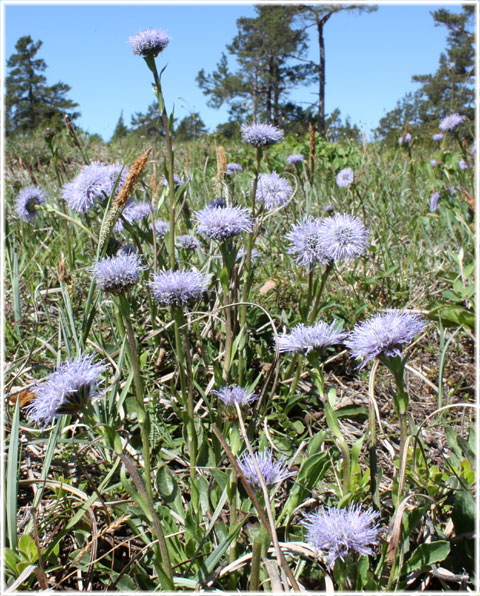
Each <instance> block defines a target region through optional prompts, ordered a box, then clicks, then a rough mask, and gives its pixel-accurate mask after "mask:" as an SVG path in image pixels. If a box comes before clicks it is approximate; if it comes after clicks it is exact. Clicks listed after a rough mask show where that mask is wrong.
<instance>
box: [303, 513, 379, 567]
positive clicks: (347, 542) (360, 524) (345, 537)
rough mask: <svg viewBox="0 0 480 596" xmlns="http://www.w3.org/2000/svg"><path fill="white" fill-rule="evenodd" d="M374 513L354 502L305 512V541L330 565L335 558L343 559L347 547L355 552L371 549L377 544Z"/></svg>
mask: <svg viewBox="0 0 480 596" xmlns="http://www.w3.org/2000/svg"><path fill="white" fill-rule="evenodd" d="M378 517H379V514H378V513H377V512H376V511H374V510H373V509H371V508H368V509H366V510H362V509H361V507H360V506H358V505H351V506H350V507H349V508H348V509H341V508H339V507H327V508H321V509H320V510H319V511H317V513H310V514H307V515H306V516H305V518H304V521H303V522H302V525H303V526H304V527H305V528H306V530H307V535H306V540H307V542H308V543H309V544H311V545H312V546H313V548H314V549H315V550H316V551H317V552H318V553H319V554H320V555H321V556H322V557H325V559H326V563H327V565H328V567H330V568H332V567H333V566H334V565H335V561H336V560H337V559H340V560H341V561H344V560H345V556H346V555H347V554H348V552H349V551H355V552H356V553H358V554H359V555H371V554H372V553H373V551H372V549H371V547H372V546H374V545H376V544H378V542H379V539H378V535H379V533H380V530H381V528H380V527H379V526H378V525H377V524H376V521H377V518H378Z"/></svg>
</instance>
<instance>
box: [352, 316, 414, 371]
mask: <svg viewBox="0 0 480 596" xmlns="http://www.w3.org/2000/svg"><path fill="white" fill-rule="evenodd" d="M425 327H426V323H425V321H424V320H423V318H422V317H421V316H420V315H417V314H412V313H408V312H401V311H392V312H387V313H385V314H377V315H375V316H374V317H372V318H371V319H369V320H367V321H363V322H362V323H358V324H357V325H355V327H354V328H353V331H352V332H351V333H350V335H349V336H348V338H347V340H346V341H345V345H346V346H347V347H348V348H349V349H350V351H351V353H352V357H354V358H359V359H363V360H362V363H361V364H360V366H359V368H363V367H364V366H365V365H366V364H367V363H368V362H370V360H373V358H376V357H377V356H380V355H381V354H382V355H384V356H387V357H388V358H394V357H396V356H401V355H402V352H401V348H402V346H403V344H408V343H410V342H411V341H412V340H413V338H414V337H415V336H416V335H417V334H418V333H420V332H421V331H423V330H424V329H425Z"/></svg>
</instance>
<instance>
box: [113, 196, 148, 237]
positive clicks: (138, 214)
mask: <svg viewBox="0 0 480 596" xmlns="http://www.w3.org/2000/svg"><path fill="white" fill-rule="evenodd" d="M149 215H150V205H149V204H148V203H147V202H145V201H143V202H141V203H136V202H135V201H133V200H131V201H129V202H128V203H127V206H126V207H125V209H124V210H123V212H122V217H123V218H124V219H125V220H126V222H127V223H129V224H132V223H133V222H134V221H141V220H142V219H145V218H146V217H148V216H149ZM113 229H114V231H115V232H123V229H124V225H123V221H122V220H121V219H119V220H118V221H117V223H116V224H115V225H114V227H113Z"/></svg>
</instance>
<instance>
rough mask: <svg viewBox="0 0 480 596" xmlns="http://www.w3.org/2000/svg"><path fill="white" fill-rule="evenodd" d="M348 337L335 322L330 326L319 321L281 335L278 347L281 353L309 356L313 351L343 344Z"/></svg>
mask: <svg viewBox="0 0 480 596" xmlns="http://www.w3.org/2000/svg"><path fill="white" fill-rule="evenodd" d="M346 336H347V334H346V333H344V332H343V331H339V330H338V324H337V323H336V322H335V321H334V322H333V323H330V325H328V324H327V323H325V322H324V321H319V322H318V323H316V324H315V325H312V326H309V327H307V326H306V325H304V324H303V323H300V324H299V325H297V326H296V327H294V328H293V329H292V330H291V332H290V333H279V335H278V342H277V345H278V350H279V352H299V353H304V354H308V353H309V352H311V351H312V350H322V349H323V348H326V347H328V346H333V345H335V344H339V343H342V342H343V340H344V339H345V338H346Z"/></svg>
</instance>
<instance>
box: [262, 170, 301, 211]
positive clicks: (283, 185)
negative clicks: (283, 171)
mask: <svg viewBox="0 0 480 596" xmlns="http://www.w3.org/2000/svg"><path fill="white" fill-rule="evenodd" d="M292 192H293V189H292V187H291V185H290V183H289V182H288V180H285V178H282V177H281V176H279V175H278V174H276V173H275V172H273V173H272V174H260V176H259V177H258V183H257V191H256V194H255V197H256V198H257V199H259V200H261V201H262V202H263V205H264V207H265V209H276V208H277V207H281V206H282V205H285V203H287V202H288V200H289V199H290V197H291V196H292Z"/></svg>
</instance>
